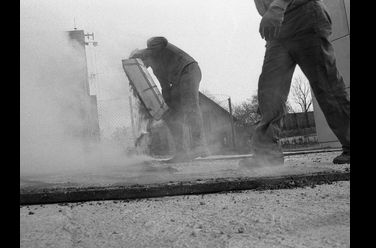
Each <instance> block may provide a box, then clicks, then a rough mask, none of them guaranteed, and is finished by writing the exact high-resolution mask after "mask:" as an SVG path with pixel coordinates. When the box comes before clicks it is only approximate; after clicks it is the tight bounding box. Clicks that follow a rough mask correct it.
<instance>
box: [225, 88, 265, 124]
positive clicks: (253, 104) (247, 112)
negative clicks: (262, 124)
mask: <svg viewBox="0 0 376 248" xmlns="http://www.w3.org/2000/svg"><path fill="white" fill-rule="evenodd" d="M257 108H258V97H257V94H255V95H252V96H251V98H248V99H247V100H246V101H244V102H242V103H240V104H236V105H235V106H233V111H232V113H233V115H234V116H235V117H236V119H237V121H236V124H238V125H241V126H252V125H254V124H255V123H257V121H259V120H260V115H259V114H258V113H257Z"/></svg>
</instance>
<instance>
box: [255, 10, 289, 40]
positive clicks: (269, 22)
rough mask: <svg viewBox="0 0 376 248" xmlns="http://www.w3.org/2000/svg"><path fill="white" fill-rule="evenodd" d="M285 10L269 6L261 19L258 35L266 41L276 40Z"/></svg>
mask: <svg viewBox="0 0 376 248" xmlns="http://www.w3.org/2000/svg"><path fill="white" fill-rule="evenodd" d="M284 15H285V10H284V9H283V8H281V7H278V6H270V7H269V9H268V10H267V11H266V13H265V14H264V16H263V17H262V19H261V23H260V30H259V32H260V34H261V37H262V38H263V39H265V40H266V41H269V40H273V39H274V38H277V37H278V35H279V32H280V30H281V26H282V22H283V18H284Z"/></svg>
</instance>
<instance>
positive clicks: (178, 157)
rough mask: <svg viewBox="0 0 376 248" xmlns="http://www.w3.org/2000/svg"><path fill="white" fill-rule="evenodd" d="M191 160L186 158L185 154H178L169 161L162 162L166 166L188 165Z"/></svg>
mask: <svg viewBox="0 0 376 248" xmlns="http://www.w3.org/2000/svg"><path fill="white" fill-rule="evenodd" d="M191 161H192V159H190V157H189V156H188V153H186V152H178V153H176V154H175V156H173V157H172V158H171V159H168V160H166V161H164V163H167V164H175V163H188V162H191Z"/></svg>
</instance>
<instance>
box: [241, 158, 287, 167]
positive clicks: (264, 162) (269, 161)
mask: <svg viewBox="0 0 376 248" xmlns="http://www.w3.org/2000/svg"><path fill="white" fill-rule="evenodd" d="M283 164H284V158H283V157H277V158H268V157H261V156H254V155H253V156H252V157H249V158H243V159H241V160H240V161H239V169H257V168H262V167H268V166H279V165H283Z"/></svg>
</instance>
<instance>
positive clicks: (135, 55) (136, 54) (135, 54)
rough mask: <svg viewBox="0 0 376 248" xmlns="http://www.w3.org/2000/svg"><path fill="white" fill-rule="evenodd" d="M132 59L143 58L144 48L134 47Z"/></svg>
mask: <svg viewBox="0 0 376 248" xmlns="http://www.w3.org/2000/svg"><path fill="white" fill-rule="evenodd" d="M129 58H130V59H136V58H142V50H139V49H137V48H136V49H134V50H133V51H132V52H131V54H129Z"/></svg>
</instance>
